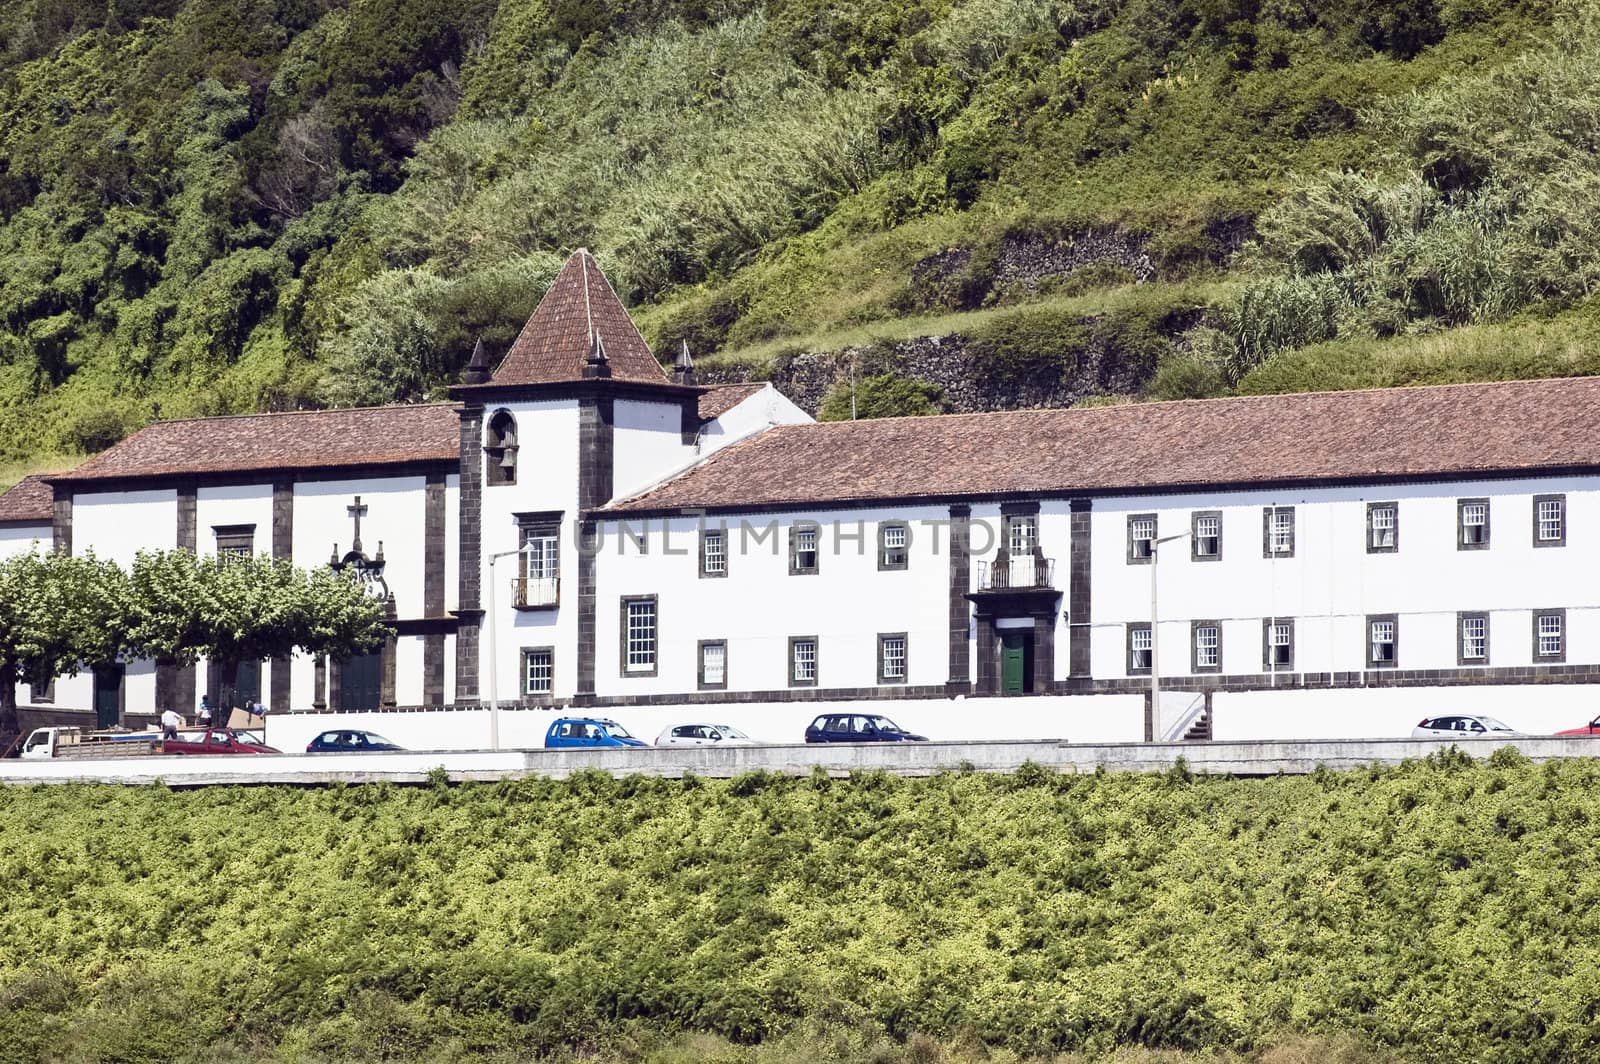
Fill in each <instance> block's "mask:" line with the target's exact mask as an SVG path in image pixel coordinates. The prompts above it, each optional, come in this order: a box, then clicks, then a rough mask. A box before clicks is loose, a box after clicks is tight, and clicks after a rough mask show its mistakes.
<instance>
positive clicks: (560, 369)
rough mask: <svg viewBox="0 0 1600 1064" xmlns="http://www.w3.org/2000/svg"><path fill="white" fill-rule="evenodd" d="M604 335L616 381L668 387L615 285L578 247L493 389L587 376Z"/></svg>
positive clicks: (501, 368)
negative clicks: (593, 349) (595, 337)
mask: <svg viewBox="0 0 1600 1064" xmlns="http://www.w3.org/2000/svg"><path fill="white" fill-rule="evenodd" d="M592 332H593V333H599V334H600V339H601V341H602V343H603V344H604V347H605V352H606V358H607V359H608V360H609V361H610V363H611V376H612V379H614V380H626V381H648V382H649V383H652V384H665V383H667V375H666V373H665V372H664V371H663V370H662V368H661V363H659V362H657V361H656V356H655V355H653V354H651V353H650V345H649V344H647V343H645V342H644V337H643V336H641V335H639V330H638V328H637V327H635V326H634V324H633V319H632V318H631V317H629V316H628V312H627V310H626V309H625V308H624V307H623V305H622V301H621V300H620V299H618V298H617V293H616V292H614V291H613V290H612V288H611V282H610V281H607V280H606V277H605V274H603V273H601V272H600V266H599V264H597V263H596V262H595V261H594V256H593V255H591V254H589V252H588V250H587V249H585V248H579V249H578V250H577V251H575V252H573V253H572V257H571V258H569V259H568V260H567V262H566V265H564V266H562V267H561V272H560V273H558V274H556V279H555V280H554V281H553V282H551V284H550V290H549V291H548V292H546V293H545V294H544V298H543V299H541V300H539V305H538V307H536V308H535V309H534V312H533V317H531V318H529V319H528V323H527V324H526V325H524V326H523V327H522V332H521V333H519V334H518V335H517V338H516V340H515V341H514V342H513V343H512V344H511V350H509V351H507V352H506V356H505V358H503V359H501V360H500V366H499V368H498V369H496V370H495V371H494V377H493V378H492V380H491V383H493V384H549V383H552V382H554V381H575V380H580V379H581V378H582V377H583V364H584V362H585V361H586V360H587V359H588V357H589V348H590V343H591V339H590V337H591V333H592Z"/></svg>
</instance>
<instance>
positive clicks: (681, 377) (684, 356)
mask: <svg viewBox="0 0 1600 1064" xmlns="http://www.w3.org/2000/svg"><path fill="white" fill-rule="evenodd" d="M672 383H673V384H693V383H694V359H693V358H691V357H690V355H689V341H687V340H684V341H683V346H682V347H681V348H679V350H678V360H677V361H676V362H674V363H673V364H672Z"/></svg>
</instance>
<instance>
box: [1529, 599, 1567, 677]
mask: <svg viewBox="0 0 1600 1064" xmlns="http://www.w3.org/2000/svg"><path fill="white" fill-rule="evenodd" d="M1533 660H1534V661H1536V662H1539V663H1541V664H1548V663H1550V662H1557V661H1565V660H1567V611H1566V610H1538V611H1536V612H1535V613H1534V615H1533Z"/></svg>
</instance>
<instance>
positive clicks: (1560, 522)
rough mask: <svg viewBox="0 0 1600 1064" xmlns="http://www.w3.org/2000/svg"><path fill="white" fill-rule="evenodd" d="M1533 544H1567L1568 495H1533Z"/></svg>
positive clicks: (1548, 545) (1550, 545)
mask: <svg viewBox="0 0 1600 1064" xmlns="http://www.w3.org/2000/svg"><path fill="white" fill-rule="evenodd" d="M1533 545H1534V546H1535V547H1565V546H1566V545H1567V497H1566V496H1565V495H1535V496H1534V497H1533Z"/></svg>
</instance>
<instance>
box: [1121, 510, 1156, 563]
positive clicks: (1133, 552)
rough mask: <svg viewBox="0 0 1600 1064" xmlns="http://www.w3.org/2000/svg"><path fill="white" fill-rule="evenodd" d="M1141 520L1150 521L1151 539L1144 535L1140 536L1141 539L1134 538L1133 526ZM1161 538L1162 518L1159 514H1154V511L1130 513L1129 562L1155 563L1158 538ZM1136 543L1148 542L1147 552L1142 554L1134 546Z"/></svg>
mask: <svg viewBox="0 0 1600 1064" xmlns="http://www.w3.org/2000/svg"><path fill="white" fill-rule="evenodd" d="M1139 521H1149V522H1150V538H1149V539H1144V538H1142V537H1141V538H1139V539H1135V538H1134V535H1133V526H1134V524H1135V522H1139ZM1160 538H1161V518H1160V516H1159V515H1157V514H1154V513H1143V514H1129V515H1128V564H1129V565H1152V564H1154V563H1155V558H1156V540H1158V539H1160ZM1136 543H1144V544H1147V552H1146V553H1144V554H1140V553H1139V551H1138V549H1136V548H1135V546H1134V545H1135V544H1136Z"/></svg>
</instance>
